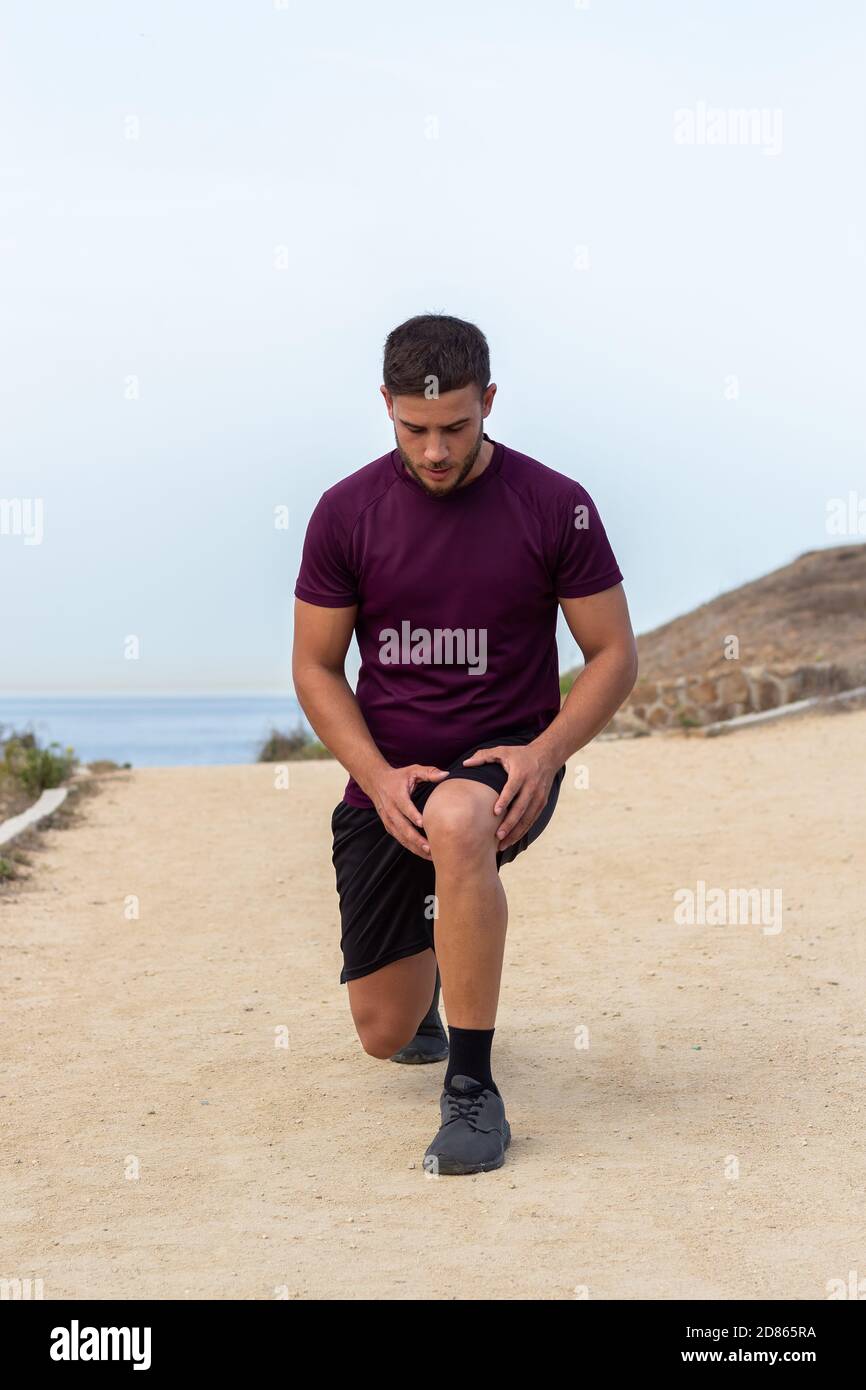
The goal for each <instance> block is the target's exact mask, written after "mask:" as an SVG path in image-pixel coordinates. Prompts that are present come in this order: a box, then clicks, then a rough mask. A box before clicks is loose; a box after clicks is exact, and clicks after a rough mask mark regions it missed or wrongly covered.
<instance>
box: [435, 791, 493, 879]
mask: <svg viewBox="0 0 866 1390" xmlns="http://www.w3.org/2000/svg"><path fill="white" fill-rule="evenodd" d="M446 793H447V795H446ZM495 799H496V794H495V792H494V791H493V790H492V788H490V787H485V786H482V785H481V784H480V783H478V782H466V781H460V780H455V781H454V782H453V783H452V784H451V785H450V786H449V785H448V784H447V783H444V782H443V783H441V784H440V785H439V786H438V787H437V788H436V789H435V791H433V792H432V793H431V795H430V796H429V798H428V800H427V804H426V806H425V808H424V832H425V834H426V836H427V839H428V840H429V842H430V852H431V854H432V856H433V859H434V860H435V859H436V857H437V855H438V856H439V858H440V859H444V858H450V857H454V856H457V857H459V858H463V859H468V858H472V859H479V858H484V857H485V856H486V855H487V854H492V853H493V851H494V850H495V848H496V829H497V826H498V825H499V823H500V820H501V817H499V816H494V815H493V805H494V802H495Z"/></svg>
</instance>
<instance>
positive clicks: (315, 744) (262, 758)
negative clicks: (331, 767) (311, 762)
mask: <svg viewBox="0 0 866 1390" xmlns="http://www.w3.org/2000/svg"><path fill="white" fill-rule="evenodd" d="M332 757H333V754H332V753H331V752H330V750H329V749H327V748H326V747H325V745H324V744H323V743H320V742H319V740H318V739H315V738H311V737H310V735H309V734H308V733H307V731H306V730H305V729H304V728H302V726H301V725H300V724H299V725H298V726H297V727H296V729H295V730H294V732H293V733H290V734H283V733H280V731H279V729H272V730H271V732H270V734H269V735H268V737H267V738H266V739H265V742H264V743H263V744H262V747H261V748H260V749H259V754H258V759H257V761H258V762H260V763H286V762H301V761H302V760H303V759H306V758H332Z"/></svg>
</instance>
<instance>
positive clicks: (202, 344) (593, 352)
mask: <svg viewBox="0 0 866 1390" xmlns="http://www.w3.org/2000/svg"><path fill="white" fill-rule="evenodd" d="M864 16H866V10H864V7H863V6H862V5H860V4H857V3H853V0H851V3H847V0H846V2H843V0H825V3H822V4H821V5H816V4H814V3H805V2H804V0H762V3H761V4H759V5H756V4H755V3H754V0H729V2H728V3H726V4H724V5H721V4H719V3H709V0H660V3H656V4H653V5H647V4H646V3H645V0H644V2H643V3H641V0H622V3H616V2H615V0H590V3H589V4H585V3H584V4H581V3H578V4H575V3H573V0H571V3H566V2H565V0H540V2H539V3H538V4H536V5H533V6H532V7H529V6H526V5H525V4H524V3H517V2H516V0H473V3H472V4H471V5H467V4H466V3H465V0H461V3H456V0H444V3H439V4H437V5H436V6H435V7H429V6H422V5H407V4H406V3H405V0H399V3H397V0H378V3H376V4H375V5H373V6H360V5H357V4H355V3H348V0H336V2H335V3H329V4H325V5H309V4H305V3H301V0H289V2H288V3H282V0H277V3H274V0H268V2H267V3H264V0H236V3H227V2H226V0H223V3H220V0H207V2H206V3H205V2H204V0H184V3H183V4H177V3H164V0H148V3H141V4H134V3H123V2H122V0H114V3H87V0H84V3H79V4H77V5H75V6H66V5H63V4H61V3H57V2H56V0H55V3H53V4H52V3H49V4H48V5H39V6H33V5H32V4H26V3H20V2H18V0H7V3H6V4H5V5H4V7H3V16H2V23H0V93H2V97H0V102H2V108H3V109H2V120H0V296H2V308H3V314H2V325H3V326H2V332H0V410H2V468H0V507H2V504H3V502H4V501H5V503H6V504H7V506H6V509H5V511H2V510H0V625H2V629H0V630H2V634H3V642H2V649H0V650H2V655H0V691H6V692H10V691H45V692H48V691H75V690H80V691H125V692H141V691H149V690H153V691H156V690H164V691H168V690H171V691H182V690H190V691H192V690H195V691H211V690H212V691H220V690H261V691H280V690H286V689H290V688H291V674H290V652H291V629H292V605H293V597H292V594H293V588H294V582H295V578H296V576H297V570H298V564H299V559H300V552H301V545H302V542H303V536H304V529H305V526H306V522H307V519H308V518H309V515H310V513H311V511H312V509H313V507H314V506H315V504H316V502H317V500H318V498H319V497H320V496H321V494H322V492H323V491H324V490H325V489H326V488H328V487H330V486H331V485H332V484H333V483H335V482H337V481H338V480H339V479H340V478H342V477H344V476H346V475H347V474H348V473H351V472H354V471H355V470H356V469H358V468H360V467H362V466H363V465H364V464H366V463H368V462H370V461H371V460H372V459H374V458H376V457H378V456H379V455H381V454H383V453H385V452H386V451H387V450H389V449H391V448H393V446H394V437H393V431H392V426H391V424H390V421H389V420H388V417H387V414H386V412H385V407H384V404H383V402H382V398H381V396H380V394H379V386H380V383H381V354H382V345H383V342H384V339H385V337H386V335H387V333H388V332H389V331H390V329H391V328H392V327H394V326H395V325H396V324H398V323H400V322H401V321H403V320H404V319H406V318H408V317H410V316H411V315H413V314H417V313H424V312H432V311H441V312H445V313H450V314H455V315H457V316H459V317H461V318H466V319H470V320H471V321H473V322H475V323H477V324H478V325H479V326H480V327H481V328H482V329H483V330H484V332H485V334H486V336H487V338H488V341H489V343H490V348H491V360H492V374H493V380H494V381H495V382H496V383H497V386H498V391H497V395H496V399H495V403H494V409H493V412H492V414H491V415H490V416H489V417H488V419H487V421H486V422H485V428H486V430H487V432H488V434H489V435H490V437H491V438H493V439H497V440H502V441H503V442H504V443H506V444H509V445H511V446H512V447H513V448H516V449H519V450H521V451H522V452H523V453H526V454H529V455H530V456H531V457H533V458H536V459H539V460H540V461H541V462H543V463H545V464H547V465H548V466H550V467H552V468H555V469H557V470H558V471H559V472H562V473H565V474H567V475H569V476H570V477H573V478H576V479H577V480H578V481H579V482H581V483H582V484H583V485H584V486H585V487H586V488H587V489H588V490H589V492H590V493H591V495H592V496H593V498H594V500H595V501H596V503H597V505H598V506H599V508H600V511H601V514H602V517H603V520H604V523H605V526H606V529H607V531H608V535H609V537H610V539H611V542H612V545H613V548H614V550H615V553H616V555H617V559H618V561H619V564H620V567H621V569H622V571H623V574H624V577H625V589H626V593H627V596H628V600H629V604H630V607H631V612H632V618H633V622H634V625H635V628H636V630H637V631H639V632H640V631H647V630H649V629H650V628H652V627H654V626H656V625H657V624H659V623H661V622H665V621H667V620H668V619H670V618H672V617H675V616H676V615H678V614H679V613H682V612H685V611H688V610H689V609H691V608H692V607H694V606H695V605H696V604H698V603H701V602H704V601H706V600H707V599H710V598H713V597H715V596H716V595H717V594H719V593H722V592H724V591H726V590H728V589H731V588H734V587H736V586H738V585H740V584H742V583H745V582H747V581H748V580H750V579H753V578H756V577H757V576H759V575H761V574H764V573H766V572H767V571H769V570H771V569H774V568H776V567H777V566H780V565H783V564H786V563H788V562H789V561H790V560H792V559H794V558H795V557H796V556H797V555H798V554H800V553H802V552H803V551H805V550H810V549H815V548H818V547H821V546H825V545H831V544H839V543H840V541H841V540H844V539H846V538H845V537H844V536H839V535H834V534H829V533H828V529H827V515H828V506H829V505H830V504H831V502H832V499H834V498H844V497H847V496H848V495H849V494H850V493H851V491H852V490H853V491H855V492H856V493H857V495H858V496H859V497H863V496H864V495H866V466H864V460H866V451H864V439H866V429H864V426H866V420H864V413H866V412H864V392H863V389H862V378H863V361H864V343H863V336H864V324H866V313H864V278H866V277H864V260H866V208H864V179H863V168H864V130H866V122H864V84H863V80H862V73H863V62H864V55H866V41H864V40H866V36H864V29H866V19H864ZM740 110H749V111H755V112H756V113H758V114H757V116H756V118H755V120H754V123H752V122H751V121H750V122H747V123H746V125H745V126H743V125H741V124H740V123H739V120H738V117H737V114H736V113H737V112H738V111H740ZM27 499H29V500H30V503H31V504H33V506H35V505H36V503H38V504H39V507H40V508H41V511H40V512H38V513H37V512H34V511H31V512H30V513H29V514H28V513H27V512H26V510H24V511H22V510H21V509H20V508H19V511H18V513H16V511H15V508H14V507H13V506H12V505H11V504H12V503H22V504H23V503H24V502H26V501H27ZM280 508H285V509H287V515H288V525H287V526H285V527H278V526H276V525H275V516H281V515H282V513H280V512H278V510H277V509H280ZM28 515H29V517H30V522H31V523H32V524H31V525H30V526H29V528H28V526H27V524H26V523H27V517H28ZM37 516H38V517H39V527H36V526H35V521H34V518H35V517H37ZM28 529H29V535H28V534H27V532H28ZM37 531H39V543H35V544H30V543H28V542H29V541H30V540H34V539H35V537H36V534H37ZM848 539H860V540H863V539H866V534H862V535H853V536H850V537H848ZM130 637H134V638H135V639H136V640H137V642H138V648H137V650H138V657H137V659H136V660H129V659H127V658H126V656H125V652H128V651H129V650H130V648H129V646H128V639H129V638H130ZM559 644H560V657H561V663H562V665H563V667H565V666H568V665H570V664H573V662H574V661H575V659H577V657H578V651H577V647H576V645H575V643H574V641H573V639H572V637H571V635H570V633H569V632H568V630H567V628H566V627H565V624H564V620H563V619H562V617H561V616H560V631H559ZM353 669H354V670H356V669H357V652H356V649H355V647H354V644H353V649H352V653H351V657H350V662H349V671H350V674H351V673H352V671H353Z"/></svg>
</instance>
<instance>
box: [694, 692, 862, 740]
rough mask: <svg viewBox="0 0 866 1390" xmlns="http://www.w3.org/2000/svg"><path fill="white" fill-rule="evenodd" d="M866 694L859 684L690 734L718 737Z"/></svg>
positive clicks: (708, 726)
mask: <svg viewBox="0 0 866 1390" xmlns="http://www.w3.org/2000/svg"><path fill="white" fill-rule="evenodd" d="M864 695H866V685H858V686H857V688H856V689H855V690H840V691H839V693H838V694H837V695H812V696H811V697H810V698H809V699H807V700H795V701H794V703H793V704H791V705H776V706H775V708H774V709H765V710H760V711H758V713H756V714H740V715H738V716H737V718H736V719H725V720H722V721H721V722H720V723H718V724H705V725H704V727H703V728H702V729H701V728H697V729H689V733H690V734H703V735H704V737H705V738H716V737H717V736H718V735H719V734H728V733H733V732H735V731H736V730H737V729H748V728H749V727H750V726H753V725H755V724H768V723H769V722H770V721H771V720H773V719H784V718H786V716H788V715H790V714H802V713H803V712H804V711H805V710H807V709H824V708H825V707H826V706H827V705H843V704H846V703H847V701H848V700H858V699H862V697H863V696H864Z"/></svg>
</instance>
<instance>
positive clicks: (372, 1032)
mask: <svg viewBox="0 0 866 1390" xmlns="http://www.w3.org/2000/svg"><path fill="white" fill-rule="evenodd" d="M416 1027H417V1024H412V1023H407V1022H406V1021H405V1020H404V1019H399V1018H396V1019H395V1018H388V1017H387V1015H386V1016H384V1017H383V1016H382V1015H381V1014H379V1015H376V1016H375V1017H373V1016H370V1017H364V1016H362V1017H361V1018H356V1019H355V1029H356V1031H357V1034H358V1037H359V1038H360V1040H361V1046H362V1047H363V1049H364V1051H365V1052H366V1053H367V1055H368V1057H378V1058H379V1059H380V1060H381V1061H385V1060H387V1058H389V1057H393V1056H394V1053H395V1052H399V1051H400V1048H401V1047H405V1046H406V1044H407V1043H408V1042H411V1041H412V1039H413V1038H414V1036H415V1029H416Z"/></svg>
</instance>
